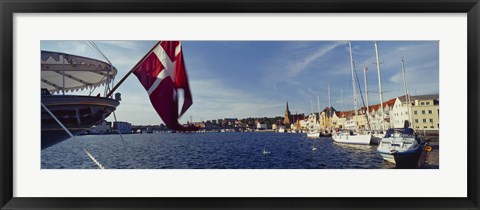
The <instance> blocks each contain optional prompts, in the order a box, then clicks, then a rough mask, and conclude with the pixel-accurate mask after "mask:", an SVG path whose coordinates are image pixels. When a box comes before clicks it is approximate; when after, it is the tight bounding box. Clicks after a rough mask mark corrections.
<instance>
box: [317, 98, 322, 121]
mask: <svg viewBox="0 0 480 210" xmlns="http://www.w3.org/2000/svg"><path fill="white" fill-rule="evenodd" d="M317 109H318V125H319V126H318V127H320V116H321V115H320V97H319V96H317Z"/></svg>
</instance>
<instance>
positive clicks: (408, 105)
mask: <svg viewBox="0 0 480 210" xmlns="http://www.w3.org/2000/svg"><path fill="white" fill-rule="evenodd" d="M402 75H403V88H404V90H405V100H406V102H407V110H408V121H409V122H410V123H413V122H412V117H411V110H410V108H411V104H410V95H409V94H408V88H407V73H406V72H405V60H403V58H402ZM412 127H413V125H412Z"/></svg>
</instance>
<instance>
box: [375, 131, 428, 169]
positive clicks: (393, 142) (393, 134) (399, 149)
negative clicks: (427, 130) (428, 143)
mask: <svg viewBox="0 0 480 210" xmlns="http://www.w3.org/2000/svg"><path fill="white" fill-rule="evenodd" d="M424 145H425V143H424V142H423V141H422V140H420V138H418V136H417V135H416V134H415V132H414V131H413V129H411V128H401V129H389V130H388V131H387V133H386V135H385V137H384V138H383V139H382V141H380V144H379V145H378V147H377V151H378V153H380V155H381V156H382V158H383V159H384V160H385V161H387V162H390V163H393V164H395V165H396V166H397V168H417V167H418V160H419V158H420V155H421V154H422V151H423V147H424Z"/></svg>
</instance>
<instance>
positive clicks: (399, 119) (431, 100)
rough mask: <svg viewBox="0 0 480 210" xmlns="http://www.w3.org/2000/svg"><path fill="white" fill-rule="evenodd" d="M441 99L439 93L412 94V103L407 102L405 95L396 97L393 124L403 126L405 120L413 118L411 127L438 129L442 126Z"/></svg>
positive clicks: (392, 116) (396, 126) (392, 115)
mask: <svg viewBox="0 0 480 210" xmlns="http://www.w3.org/2000/svg"><path fill="white" fill-rule="evenodd" d="M439 101H440V100H439V95H438V94H436V95H420V96H410V104H408V103H407V98H406V97H405V96H401V97H398V98H396V101H395V105H394V107H393V110H392V114H391V118H392V126H393V127H395V128H398V127H403V125H404V123H405V120H411V121H412V122H411V127H412V128H413V129H415V130H417V131H418V130H438V129H439V127H440V122H439V112H440V111H439ZM409 109H410V110H409ZM409 111H410V112H411V113H410V116H409V115H408V113H409Z"/></svg>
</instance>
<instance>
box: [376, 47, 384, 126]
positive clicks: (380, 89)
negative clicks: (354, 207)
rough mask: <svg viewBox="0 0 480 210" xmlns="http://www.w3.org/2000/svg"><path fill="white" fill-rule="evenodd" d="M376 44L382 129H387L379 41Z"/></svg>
mask: <svg viewBox="0 0 480 210" xmlns="http://www.w3.org/2000/svg"><path fill="white" fill-rule="evenodd" d="M374 44H375V56H376V58H377V71H378V89H379V96H380V109H381V110H382V111H381V112H380V113H381V116H382V130H385V116H384V115H385V114H384V113H383V112H384V110H383V92H382V74H381V73H380V61H379V58H378V44H377V41H375V42H374Z"/></svg>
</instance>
